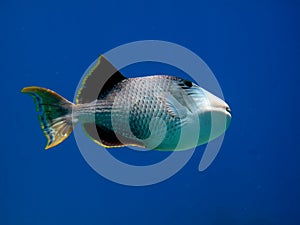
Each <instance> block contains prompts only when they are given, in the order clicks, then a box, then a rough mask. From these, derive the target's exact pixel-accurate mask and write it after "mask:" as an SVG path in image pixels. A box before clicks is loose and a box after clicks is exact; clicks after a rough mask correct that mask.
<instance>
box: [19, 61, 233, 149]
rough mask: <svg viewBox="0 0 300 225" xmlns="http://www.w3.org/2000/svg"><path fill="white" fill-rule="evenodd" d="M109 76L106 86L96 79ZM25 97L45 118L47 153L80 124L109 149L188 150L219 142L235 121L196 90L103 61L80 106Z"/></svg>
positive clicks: (35, 92) (49, 97)
mask: <svg viewBox="0 0 300 225" xmlns="http://www.w3.org/2000/svg"><path fill="white" fill-rule="evenodd" d="M105 75H106V76H108V75H109V76H108V77H107V79H106V80H105V79H104V80H105V82H104V81H103V79H102V81H101V79H100V80H99V79H97V78H104V77H105ZM97 84H98V86H97ZM22 91H23V92H25V93H28V94H30V95H31V96H32V97H33V98H34V100H35V103H36V105H37V110H38V111H40V112H41V114H40V115H39V118H40V123H41V127H42V129H43V131H44V134H45V136H46V137H47V138H48V143H47V146H46V148H50V147H53V146H55V145H57V144H59V143H60V142H62V141H63V140H64V139H65V138H67V136H68V135H69V134H70V133H71V131H72V129H73V126H75V125H76V124H77V123H78V122H80V123H81V124H82V127H83V129H84V130H85V131H86V134H87V135H88V136H89V137H90V138H91V139H92V140H93V141H95V142H96V143H98V144H100V145H103V146H105V147H121V146H130V145H132V146H139V147H142V148H147V149H156V150H185V149H190V148H193V147H196V146H198V145H201V144H205V143H207V142H208V141H210V140H212V139H214V138H216V137H218V136H220V135H221V134H223V133H224V132H225V130H226V129H227V128H228V126H229V123H230V121H231V114H230V108H229V106H228V105H227V104H226V103H225V102H224V101H223V100H221V99H220V98H218V97H216V96H214V95H213V94H211V93H209V92H208V91H206V90H205V89H203V88H201V87H199V86H198V85H197V84H195V83H193V82H191V81H188V80H185V79H181V78H178V77H174V76H167V75H156V76H146V77H137V78H126V77H124V76H123V75H122V74H121V73H120V72H119V71H117V70H116V69H115V68H114V67H113V66H112V65H111V64H110V63H109V62H108V61H107V60H106V59H105V58H104V57H100V58H99V60H98V62H97V63H96V65H95V66H94V67H93V68H91V71H90V72H89V73H88V74H87V76H86V79H85V80H84V82H83V84H82V87H81V88H80V89H79V91H78V95H77V99H76V103H77V104H73V103H71V102H69V101H67V100H65V99H64V98H63V97H61V96H59V95H58V94H56V93H55V92H53V91H51V90H49V89H44V88H40V87H27V88H24V89H23V90H22ZM212 125H215V126H214V129H212Z"/></svg>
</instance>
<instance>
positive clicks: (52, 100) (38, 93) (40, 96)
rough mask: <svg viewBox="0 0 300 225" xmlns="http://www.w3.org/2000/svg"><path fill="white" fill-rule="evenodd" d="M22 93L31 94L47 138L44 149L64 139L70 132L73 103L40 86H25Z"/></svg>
mask: <svg viewBox="0 0 300 225" xmlns="http://www.w3.org/2000/svg"><path fill="white" fill-rule="evenodd" d="M22 92H23V93H26V94H29V95H31V97H32V98H33V100H34V102H35V105H36V110H37V111H38V112H39V113H40V114H39V116H38V117H39V121H40V125H41V128H42V130H43V132H44V134H45V136H46V137H47V139H48V142H47V145H46V147H45V149H48V148H52V147H54V146H56V145H58V144H59V143H61V142H62V141H64V140H65V139H66V138H67V137H68V136H69V135H70V133H71V132H72V130H73V127H72V106H73V103H71V102H69V101H68V100H66V99H65V98H63V97H61V96H60V95H58V94H57V93H55V92H54V91H51V90H49V89H46V88H41V87H25V88H23V89H22Z"/></svg>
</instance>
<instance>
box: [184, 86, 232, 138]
mask: <svg viewBox="0 0 300 225" xmlns="http://www.w3.org/2000/svg"><path fill="white" fill-rule="evenodd" d="M187 86H188V88H185V89H184V91H185V93H186V96H188V97H187V100H185V102H186V107H188V108H189V110H190V111H191V112H193V115H196V116H198V118H199V126H200V135H199V144H205V143H207V142H209V141H211V140H213V139H215V138H217V137H219V136H220V135H222V134H223V133H224V132H225V131H226V130H227V128H228V127H229V125H230V122H231V109H230V107H229V105H228V104H227V103H226V102H225V101H224V100H222V99H221V98H219V97H217V96H215V95H214V94H212V93H210V92H209V91H207V90H205V89H204V88H202V87H200V86H198V85H197V84H195V83H192V82H190V83H188V85H187ZM185 99H186V98H185Z"/></svg>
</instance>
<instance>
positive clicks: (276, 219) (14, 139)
mask: <svg viewBox="0 0 300 225" xmlns="http://www.w3.org/2000/svg"><path fill="white" fill-rule="evenodd" d="M0 26H1V35H0V76H1V90H0V92H1V151H0V224H1V225H2V224H3V225H29V224H30V225H38V224H39V225H40V224H43V225H52V224H73V225H75V224H89V225H94V224H103V225H110V224H130V225H141V224H145V225H148V224H149V225H153V224H157V225H160V224H161V225H163V224H164V225H165V224H172V225H195V224H204V225H218V224H222V225H227V224H228V225H250V224H259V225H260V224H263V225H281V224H291V225H292V224H295V225H296V224H300V212H299V200H300V192H299V191H300V164H299V159H300V152H299V150H300V148H299V144H298V141H299V134H300V133H299V113H300V107H299V84H300V82H299V81H300V69H299V65H300V29H299V28H300V2H299V1H297V0H289V1H283V0H282V1H279V0H274V1H270V0H262V1H258V0H254V1H238V0H236V1H235V0H228V1H216V0H212V1H113V0H111V1H55V0H54V1H14V0H10V1H8V0H1V1H0ZM148 39H157V40H165V41H170V42H174V43H177V44H180V45H182V46H184V47H187V48H188V49H190V50H192V51H193V52H195V53H196V54H197V55H199V56H200V57H201V58H202V59H203V60H204V61H205V62H206V63H207V64H208V66H209V67H210V68H211V70H212V71H213V72H214V74H215V76H216V78H217V79H218V81H219V83H220V85H221V87H222V90H223V93H224V96H225V99H226V101H227V102H228V103H229V105H230V106H231V109H232V116H233V118H232V123H231V125H230V127H229V129H228V131H227V132H226V135H225V140H224V142H223V146H222V148H221V150H220V152H219V154H218V156H217V158H216V159H215V161H214V162H213V163H212V165H211V166H210V167H209V168H208V169H207V170H205V171H204V172H199V171H198V164H199V161H200V158H201V156H202V153H203V147H199V148H198V149H197V151H196V152H195V154H194V155H193V157H192V159H191V160H190V161H189V162H188V163H187V165H186V166H185V167H184V168H183V169H182V170H181V171H180V172H178V173H177V174H176V175H175V176H173V177H171V178H170V179H168V180H166V181H164V182H162V183H159V184H155V185H151V186H145V187H131V186H123V185H119V184H116V183H113V182H111V181H108V180H106V179H105V178H103V177H102V176H99V175H98V174H97V173H96V172H94V171H93V170H92V169H91V168H90V166H89V165H88V164H87V163H86V162H85V160H84V159H83V157H82V156H81V154H80V152H79V150H78V148H77V145H76V142H75V140H74V137H73V135H71V136H70V137H69V138H68V139H67V140H66V141H65V142H63V143H62V144H60V145H59V146H57V147H55V148H53V149H50V150H48V151H45V150H44V146H45V144H46V138H45V137H44V135H43V133H42V131H41V130H40V127H39V123H38V120H37V115H36V114H37V113H36V112H35V109H34V108H35V107H34V104H33V101H32V99H30V98H29V97H28V96H26V95H24V94H21V92H20V90H21V89H22V88H23V87H25V86H31V85H37V86H42V87H47V88H50V89H52V90H54V91H56V92H58V93H59V94H61V95H62V96H64V97H66V98H67V99H69V100H72V99H73V98H74V94H75V90H76V87H77V84H78V82H79V80H80V78H81V76H82V74H83V73H84V71H85V70H86V69H87V68H88V66H89V65H90V64H91V63H92V62H93V61H94V60H95V59H96V58H97V57H98V56H99V55H100V54H101V53H104V52H107V51H108V50H110V49H112V48H114V47H117V46H119V45H121V44H125V43H127V42H132V41H138V40H148ZM139 69H140V72H141V74H140V75H147V72H148V71H150V73H152V72H154V71H155V70H157V72H160V71H161V70H164V72H168V68H166V67H163V66H159V65H158V66H157V67H155V66H153V67H151V68H150V67H143V66H140V67H139ZM126 71H129V72H130V70H126ZM173 71H174V70H173ZM135 72H136V73H135ZM135 72H134V73H132V74H131V75H132V76H138V75H139V74H138V73H137V71H135ZM124 75H127V76H130V75H129V74H127V73H126V74H124ZM172 75H177V74H172ZM199 85H201V84H199ZM118 150H119V151H117V149H115V150H113V151H114V153H113V154H115V155H116V156H118V157H121V158H122V159H123V160H124V161H126V160H127V161H128V162H132V161H135V160H136V163H137V164H138V163H139V161H138V160H139V159H141V160H144V161H143V163H147V162H152V161H155V160H157V159H159V158H160V157H161V154H164V153H161V152H158V153H153V152H151V153H145V154H143V152H142V153H139V154H138V156H136V155H134V154H133V153H132V150H128V149H125V148H122V149H118ZM116 151H117V152H116ZM153 157H154V158H153ZM155 157H157V158H155ZM133 163H134V162H133Z"/></svg>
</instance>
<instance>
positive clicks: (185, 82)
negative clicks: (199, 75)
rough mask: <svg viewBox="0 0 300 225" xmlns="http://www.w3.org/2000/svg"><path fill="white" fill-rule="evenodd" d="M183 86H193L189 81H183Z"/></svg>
mask: <svg viewBox="0 0 300 225" xmlns="http://www.w3.org/2000/svg"><path fill="white" fill-rule="evenodd" d="M184 84H185V85H186V86H188V87H192V86H193V83H192V82H191V81H189V80H185V81H184Z"/></svg>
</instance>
